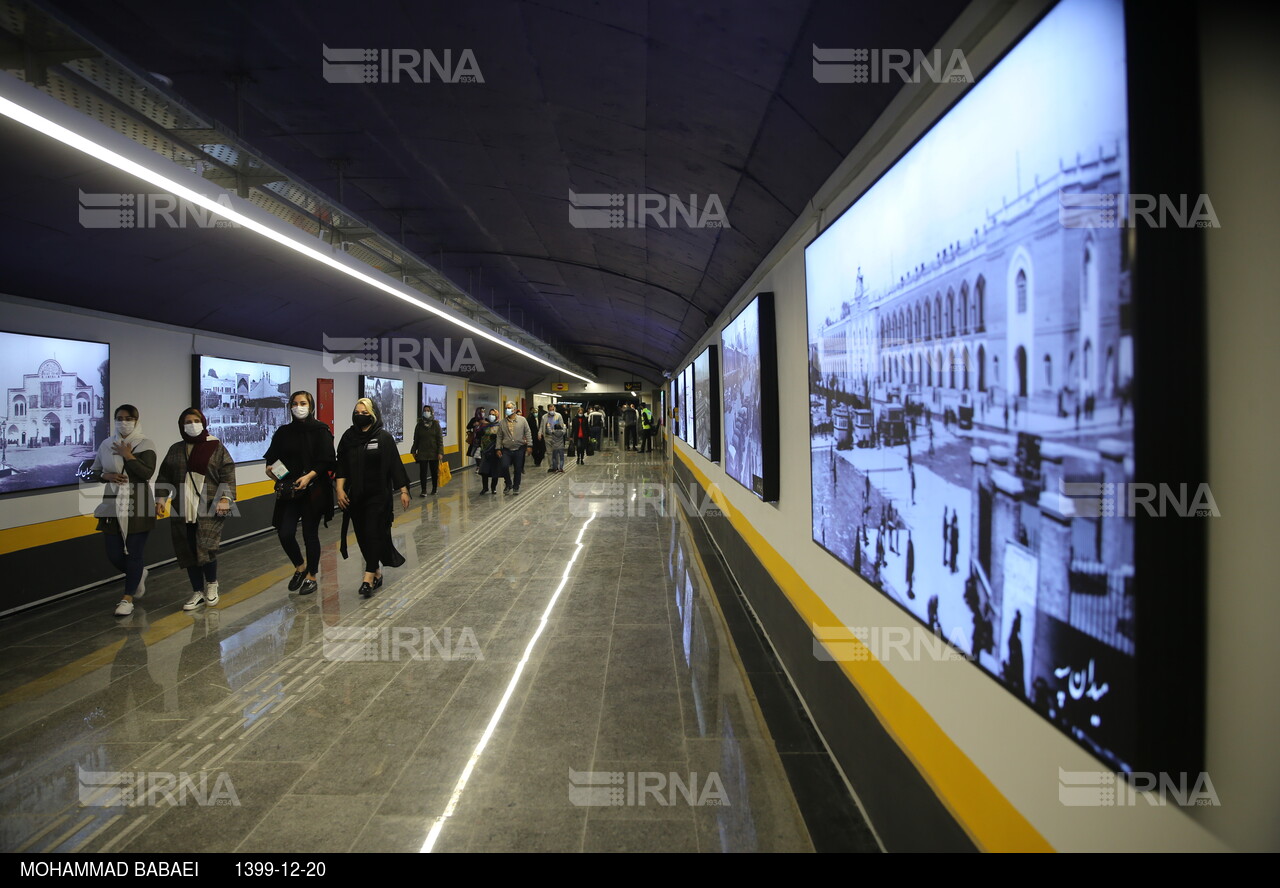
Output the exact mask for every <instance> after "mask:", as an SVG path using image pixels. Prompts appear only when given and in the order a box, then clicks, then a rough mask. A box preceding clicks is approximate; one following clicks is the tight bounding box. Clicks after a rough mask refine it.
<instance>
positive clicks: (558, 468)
mask: <svg viewBox="0 0 1280 888" xmlns="http://www.w3.org/2000/svg"><path fill="white" fill-rule="evenodd" d="M551 469H552V471H555V472H562V471H564V448H563V447H558V448H556V449H554V450H552V451H551Z"/></svg>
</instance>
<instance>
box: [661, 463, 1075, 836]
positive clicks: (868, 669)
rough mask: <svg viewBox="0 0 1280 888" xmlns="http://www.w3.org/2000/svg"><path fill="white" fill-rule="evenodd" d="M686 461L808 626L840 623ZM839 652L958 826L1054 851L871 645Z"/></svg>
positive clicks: (844, 646) (845, 641)
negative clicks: (854, 652) (857, 652)
mask: <svg viewBox="0 0 1280 888" xmlns="http://www.w3.org/2000/svg"><path fill="white" fill-rule="evenodd" d="M675 452H676V456H678V457H679V459H680V461H681V462H683V463H684V464H685V466H686V467H687V468H688V469H689V471H690V472H692V473H693V475H694V477H695V478H697V480H698V482H699V483H700V484H702V486H703V489H705V490H706V491H708V493H709V494H710V496H711V499H712V501H713V502H715V504H716V506H717V507H719V509H720V510H721V512H722V513H723V514H724V515H725V517H727V518H728V519H729V523H730V524H731V525H732V526H733V528H734V530H736V531H737V532H738V534H739V535H741V536H742V538H743V540H744V541H745V542H746V543H747V545H748V546H749V547H750V548H751V551H752V552H754V553H755V555H756V557H757V558H758V559H760V563H761V564H763V565H764V568H765V570H767V571H768V572H769V574H770V575H771V576H772V577H773V580H774V582H775V583H777V584H778V587H779V588H780V589H781V590H782V592H783V594H784V595H786V596H787V599H788V600H789V601H790V602H791V605H792V607H794V608H795V609H796V612H797V613H798V614H799V615H800V617H801V618H802V619H803V620H804V621H805V623H806V625H809V626H839V625H841V623H840V621H839V619H838V618H837V617H836V615H835V614H834V613H832V611H831V609H830V608H829V607H827V605H826V602H824V601H823V600H822V598H821V597H819V596H818V594H817V593H816V592H814V591H813V589H811V588H810V587H809V585H808V584H807V583H805V581H804V580H803V579H802V578H801V577H800V575H799V574H798V573H797V572H796V570H795V568H793V567H792V566H791V564H790V563H789V562H788V561H787V560H786V559H785V558H783V557H782V556H781V555H780V554H779V553H778V551H777V550H776V549H774V548H773V546H771V545H770V544H769V543H768V542H767V541H766V540H765V539H764V537H763V536H761V534H760V532H759V531H757V530H756V529H755V527H753V526H752V525H751V523H750V522H749V521H748V520H747V519H746V518H745V517H744V516H743V515H742V513H741V512H739V511H738V510H737V509H735V508H733V506H732V505H731V504H730V503H729V501H728V498H727V497H726V496H725V495H724V492H723V491H721V490H720V488H719V487H715V486H713V485H712V484H711V481H710V479H709V478H707V476H706V475H705V474H703V472H702V471H701V470H700V469H699V468H698V467H697V466H696V465H694V463H693V460H692V459H691V458H690V457H689V456H688V455H687V454H686V453H684V451H682V450H681V449H680V448H678V447H677V448H676V451H675ZM837 641H838V644H839V645H840V646H841V651H840V653H839V654H838V655H837V656H835V657H834V658H833V659H835V660H836V662H838V663H839V665H840V668H841V669H842V670H843V671H844V673H845V676H846V677H847V678H848V679H849V681H850V683H852V684H853V686H854V688H855V689H856V690H857V691H858V693H859V694H860V695H861V696H862V698H863V699H864V700H865V701H866V702H867V705H868V706H869V707H871V711H872V712H873V713H875V716H876V718H877V719H878V720H879V721H880V724H881V725H883V726H884V728H885V730H886V731H888V732H889V735H890V736H891V737H893V739H894V741H895V742H896V743H897V744H898V746H899V747H901V748H902V751H903V752H904V753H905V754H906V756H907V757H908V758H909V759H910V760H911V762H912V764H914V765H915V767H916V769H917V770H918V771H919V772H920V775H921V776H922V777H923V778H924V779H925V782H927V783H928V784H929V786H930V788H931V789H933V791H934V793H935V794H937V796H938V799H939V800H940V801H941V802H942V804H943V805H944V806H946V808H947V810H948V811H950V812H951V815H952V816H953V817H954V818H955V819H956V822H957V823H958V824H959V825H960V827H961V828H962V829H963V830H964V831H965V832H966V833H967V834H968V836H969V838H970V839H971V840H973V842H974V844H975V845H977V846H978V848H979V849H981V850H983V851H1021V852H1030V851H1041V852H1043V851H1053V850H1054V848H1053V846H1052V845H1050V844H1049V842H1048V841H1047V840H1046V839H1045V838H1044V836H1042V835H1041V834H1040V832H1039V831H1038V830H1037V829H1036V828H1035V827H1034V826H1032V825H1031V823H1030V822H1029V821H1028V820H1027V819H1026V818H1025V817H1023V816H1022V814H1021V813H1020V812H1019V811H1018V809H1017V808H1015V807H1014V805H1013V803H1012V802H1010V801H1009V800H1008V799H1007V798H1005V796H1004V794H1003V793H1001V792H1000V790H998V789H997V788H996V787H995V785H994V784H993V783H992V782H991V781H990V779H988V778H987V776H986V775H985V774H983V773H982V771H981V770H980V769H979V768H978V766H977V765H976V764H974V762H973V760H972V759H970V758H969V757H968V756H967V755H965V754H964V752H963V751H962V750H961V749H960V747H958V746H957V745H956V744H955V742H954V741H953V740H952V739H951V738H950V737H948V736H947V734H946V732H944V731H943V730H942V728H941V727H940V726H939V725H938V723H937V722H936V721H934V719H933V717H932V716H930V715H929V713H928V712H927V711H926V710H925V708H924V707H923V706H921V705H920V703H919V701H918V700H916V698H915V697H913V696H911V694H910V692H908V691H907V689H906V688H904V687H903V686H902V685H901V684H900V683H899V682H898V680H897V679H896V678H894V677H893V673H891V672H890V671H889V670H888V669H887V668H886V667H885V665H884V664H883V663H882V662H880V661H879V660H876V659H875V658H874V656H873V654H872V652H871V650H870V648H867V647H865V645H862V642H861V641H859V640H858V639H857V638H856V637H854V636H853V635H852V634H850V635H849V637H848V638H840V639H838V640H837ZM850 645H859V646H861V651H860V653H861V654H862V655H861V656H850V655H849V651H850V647H849V646H850Z"/></svg>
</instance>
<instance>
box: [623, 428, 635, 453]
mask: <svg viewBox="0 0 1280 888" xmlns="http://www.w3.org/2000/svg"><path fill="white" fill-rule="evenodd" d="M622 446H623V447H626V448H627V449H628V450H630V449H631V448H632V447H635V446H636V427H635V426H634V425H629V426H627V433H626V434H625V435H624V436H623V438H622Z"/></svg>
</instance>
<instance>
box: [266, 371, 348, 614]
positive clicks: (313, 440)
mask: <svg viewBox="0 0 1280 888" xmlns="http://www.w3.org/2000/svg"><path fill="white" fill-rule="evenodd" d="M289 412H290V413H291V414H292V416H293V419H292V420H291V421H290V422H288V423H285V424H284V425H282V426H280V428H278V429H276V431H275V434H274V435H272V436H271V446H270V447H268V448H267V452H266V454H265V455H264V456H263V458H264V459H265V460H266V461H267V468H266V471H267V477H268V478H270V479H271V480H272V481H276V482H279V481H280V480H281V477H278V476H277V475H276V472H275V469H276V465H275V464H276V463H277V462H280V463H282V464H283V465H284V468H285V473H284V475H283V478H284V480H286V481H289V482H291V484H292V488H293V489H292V491H289V490H287V489H286V491H285V492H286V493H291V494H292V495H290V496H283V495H280V496H277V497H276V506H275V511H274V512H273V513H272V516H271V526H272V527H274V528H275V529H276V534H277V535H278V536H279V538H280V546H281V548H283V549H284V554H285V555H287V556H288V558H289V561H290V563H291V564H293V579H291V580H289V591H290V592H297V593H298V594H299V595H310V594H312V593H313V592H315V591H316V590H317V589H318V588H320V586H319V583H318V582H317V581H316V572H317V571H319V570H320V519H321V518H323V519H324V523H325V526H326V527H327V526H328V525H329V520H330V519H331V518H333V485H332V483H331V482H330V480H329V475H330V473H331V472H332V471H333V470H334V466H335V464H336V463H337V460H336V459H334V455H333V433H332V432H330V431H329V426H328V425H327V424H325V423H323V422H321V421H320V420H318V419H316V399H315V397H314V396H313V395H312V394H311V392H294V393H293V394H292V395H290V396H289ZM299 522H301V523H302V541H303V543H304V544H305V545H306V547H307V557H306V560H305V561H303V558H302V550H300V549H299V548H298V537H297V533H298V523H299Z"/></svg>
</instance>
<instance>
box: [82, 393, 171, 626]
mask: <svg viewBox="0 0 1280 888" xmlns="http://www.w3.org/2000/svg"><path fill="white" fill-rule="evenodd" d="M113 431H114V434H112V435H111V436H110V437H109V438H107V439H106V440H104V441H103V442H102V444H101V445H100V446H99V447H98V455H97V457H96V458H95V459H94V461H93V469H92V471H93V473H94V477H96V478H98V479H99V480H100V481H102V482H103V483H105V484H106V485H107V488H106V490H105V491H103V494H102V503H101V504H100V505H99V506H98V507H97V508H96V509H94V512H93V514H94V517H95V518H97V519H98V528H97V529H98V530H99V531H101V532H102V534H103V542H105V543H106V548H107V560H108V561H110V562H111V566H112V567H114V568H115V569H116V570H118V571H120V572H121V573H122V574H124V598H122V599H120V603H119V604H118V605H116V616H117V617H127V616H128V615H129V614H131V613H133V600H134V599H135V598H141V597H142V596H143V594H144V593H145V592H146V573H147V570H146V568H145V567H144V566H143V554H142V550H143V549H144V548H145V547H146V545H147V535H148V534H149V533H151V531H152V529H154V528H155V526H156V516H155V501H154V495H153V494H152V492H151V483H150V482H151V476H152V475H154V474H155V471H156V445H155V444H153V443H152V441H151V439H150V438H148V437H147V436H146V435H145V434H143V432H142V427H141V425H139V423H138V408H137V407H134V406H133V405H132V404H121V405H120V406H119V407H117V408H116V412H115V428H114V430H113Z"/></svg>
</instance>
